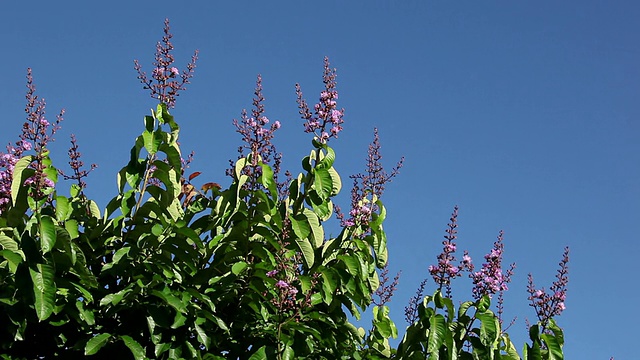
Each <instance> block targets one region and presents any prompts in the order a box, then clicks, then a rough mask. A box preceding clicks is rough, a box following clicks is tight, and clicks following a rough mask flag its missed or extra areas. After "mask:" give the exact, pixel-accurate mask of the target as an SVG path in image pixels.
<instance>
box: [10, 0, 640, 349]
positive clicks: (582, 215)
mask: <svg viewBox="0 0 640 360" xmlns="http://www.w3.org/2000/svg"><path fill="white" fill-rule="evenodd" d="M165 17H169V18H170V19H171V26H172V30H173V33H174V39H173V42H174V45H175V46H176V52H175V54H176V57H177V64H178V66H180V67H182V66H184V65H186V63H187V62H188V61H189V59H190V56H191V54H192V52H193V50H194V49H199V50H200V60H199V61H198V64H197V66H198V67H197V69H196V76H195V78H194V79H193V81H192V84H191V85H190V86H189V87H188V90H187V91H186V92H184V93H183V94H182V95H181V96H180V97H179V98H178V103H177V107H176V109H175V110H174V111H173V114H174V115H175V116H176V119H177V120H178V122H179V123H180V124H181V125H182V133H181V143H182V144H183V148H184V150H185V151H186V152H188V151H189V150H194V151H195V153H196V158H195V161H194V163H193V165H192V169H193V170H198V171H202V172H203V173H204V176H206V177H207V180H212V181H219V182H224V181H226V179H225V178H224V169H225V168H226V166H227V160H228V159H230V158H235V156H236V150H235V149H236V148H237V146H238V145H239V141H240V137H239V135H237V134H234V128H233V126H232V124H231V120H232V119H233V118H238V117H239V115H240V111H241V110H242V109H243V108H250V106H251V99H252V92H253V88H254V85H255V78H256V75H257V74H258V73H260V74H262V76H263V86H264V95H265V97H266V99H267V100H266V109H267V116H269V117H270V118H271V119H272V120H280V122H281V123H282V124H283V127H282V129H281V130H280V131H278V137H277V139H276V145H277V146H278V148H279V150H280V151H282V152H284V153H285V165H286V167H288V168H290V169H291V170H293V171H297V170H298V166H299V165H298V164H299V160H298V159H299V158H300V157H301V156H304V155H306V153H307V152H308V149H309V147H308V144H309V139H308V138H307V137H305V134H303V133H302V130H303V127H302V121H301V120H299V118H298V116H297V108H296V103H295V92H294V84H295V83H296V82H299V83H301V85H302V88H303V91H304V92H305V94H306V96H307V98H308V100H309V101H310V102H313V101H314V100H315V99H316V97H317V94H318V92H319V90H320V89H321V85H322V84H321V75H322V59H323V57H324V56H328V57H329V58H330V60H331V64H332V66H335V67H337V68H338V91H339V93H340V100H339V103H338V104H339V106H341V107H344V108H345V110H346V114H345V124H344V127H345V130H344V131H343V132H342V133H341V135H340V139H339V140H338V141H334V142H333V146H334V148H335V149H336V151H337V152H338V159H337V163H336V167H337V168H338V171H339V172H340V173H341V174H342V176H343V177H344V178H346V176H348V175H349V174H351V173H355V172H358V171H360V170H361V169H362V166H363V165H364V156H365V154H366V148H367V144H368V142H369V141H370V140H371V138H372V132H373V127H378V128H379V131H380V137H381V140H382V144H383V149H382V150H383V154H384V155H385V158H384V160H385V161H386V162H387V164H388V165H389V166H392V165H393V164H394V163H395V161H396V160H397V159H398V158H400V157H401V156H403V155H404V156H405V157H406V162H405V166H404V168H403V169H402V172H401V175H400V176H399V177H398V178H397V179H396V180H395V181H394V182H393V183H392V184H391V185H390V186H389V187H388V190H387V192H386V196H385V199H384V201H385V204H386V205H387V208H388V210H389V218H388V221H387V223H386V229H387V231H388V236H389V248H390V256H391V263H390V268H391V271H392V272H396V271H399V270H402V277H401V279H400V286H399V289H398V291H397V293H396V295H395V297H394V298H393V300H392V302H391V304H390V306H391V307H392V317H393V318H394V319H395V320H396V323H397V324H398V326H399V327H401V328H403V327H404V325H405V324H404V320H403V308H404V306H405V304H406V302H407V301H408V299H409V297H410V296H411V295H412V294H413V293H414V291H415V288H416V287H417V286H418V284H419V282H420V280H421V279H422V278H424V277H426V276H427V275H428V273H427V266H428V265H429V264H431V263H433V262H434V261H435V256H436V255H437V254H438V252H439V251H440V249H441V244H440V241H441V240H442V236H443V235H444V230H445V228H446V224H447V221H448V218H449V216H450V213H451V211H452V209H453V206H454V205H456V204H457V205H459V206H460V215H459V226H460V227H459V238H458V246H459V248H466V249H469V251H470V252H471V255H472V256H474V257H475V260H476V263H478V264H479V263H480V262H481V257H482V255H483V254H484V253H486V252H487V251H488V250H489V249H490V247H491V245H492V242H493V241H494V240H495V237H496V236H497V234H498V231H499V230H500V229H503V230H504V231H505V246H506V251H507V253H506V257H505V261H506V262H516V263H517V269H516V275H515V277H514V279H513V283H512V284H511V286H510V288H511V290H510V291H509V293H508V296H507V303H506V308H507V311H506V316H507V317H508V318H510V317H513V316H518V320H517V322H516V324H515V325H514V326H513V327H512V328H511V333H512V335H514V338H515V340H516V344H518V345H517V346H518V348H519V349H520V348H521V346H522V342H523V341H524V334H525V332H524V327H525V325H524V319H525V318H528V319H529V320H530V321H533V320H534V318H535V314H534V313H533V310H532V308H530V307H529V306H528V303H527V299H526V297H527V294H526V291H525V290H526V275H527V273H529V272H531V273H533V274H534V276H535V279H536V284H537V285H539V286H543V285H544V286H547V287H548V285H550V284H551V282H552V281H553V279H554V278H553V276H554V273H555V270H556V268H557V266H556V264H557V262H558V261H559V260H560V257H561V254H562V250H563V248H564V246H565V245H568V246H570V247H571V262H570V283H569V298H568V300H567V310H566V312H565V313H564V314H563V315H562V317H560V318H559V323H560V325H561V326H562V327H563V328H564V329H565V331H566V342H567V344H566V347H565V349H566V354H567V358H576V359H608V358H609V357H610V356H616V359H631V358H633V355H632V351H633V349H634V346H633V345H632V344H634V343H633V342H632V341H633V340H634V339H635V337H636V336H635V334H636V333H637V327H636V323H637V322H638V320H640V318H639V317H638V314H637V311H636V309H635V308H636V306H637V304H636V303H637V299H638V298H639V296H640V290H638V285H639V282H638V280H637V277H636V275H635V273H636V269H637V266H636V263H635V261H636V259H637V257H638V255H640V251H639V250H640V245H639V241H638V240H639V239H638V226H639V224H640V166H639V165H640V123H639V116H640V105H639V104H640V102H639V101H638V95H639V94H640V86H639V84H640V67H639V66H638V63H639V60H640V43H639V42H638V41H637V35H638V34H640V23H639V22H638V21H637V19H638V18H640V5H638V4H637V3H636V2H633V1H616V2H607V1H580V2H577V1H576V2H557V1H536V2H497V1H483V2H478V1H456V2H444V1H422V0H420V1H418V0H405V1H400V0H396V1H390V0H385V1H344V2H343V1H337V0H333V1H323V2H315V4H312V2H303V1H274V2H258V1H253V2H250V1H228V2H214V1H193V2H185V3H177V2H167V1H153V2H151V1H136V2H123V1H109V2H88V1H85V2H77V3H75V4H74V3H73V2H64V3H62V2H45V1H40V2H38V1H30V2H22V3H19V2H11V3H6V4H3V9H2V12H0V33H1V34H3V41H2V48H3V51H2V54H3V55H2V56H1V57H0V69H2V75H3V86H2V87H0V111H1V113H2V124H3V126H2V131H1V132H0V141H2V142H5V143H7V142H9V141H14V140H15V139H16V138H17V135H18V134H19V131H20V127H21V124H22V122H23V121H24V113H23V108H24V92H25V90H26V88H25V87H24V85H25V78H24V76H25V74H26V68H27V67H32V68H33V73H34V76H35V81H36V84H37V87H38V93H39V94H40V95H41V96H43V97H44V98H46V100H47V103H48V111H49V112H48V113H49V114H50V116H51V117H52V118H53V116H54V114H55V113H56V112H57V111H58V110H59V109H60V108H65V109H66V116H65V121H64V123H63V129H62V130H61V131H60V132H59V133H58V135H57V141H56V143H55V144H54V146H53V151H54V152H57V154H58V155H57V156H58V158H57V159H58V160H57V163H58V164H59V166H61V167H62V165H63V164H64V163H65V157H64V155H65V154H66V149H67V147H68V136H69V135H70V134H71V133H75V134H76V135H77V137H78V142H79V145H80V150H81V151H82V152H83V154H84V161H85V162H87V163H90V162H95V163H97V164H98V165H99V168H98V169H97V170H96V171H95V172H94V173H92V176H91V177H90V178H89V179H88V182H89V189H88V194H89V196H91V197H93V198H95V199H96V200H98V202H99V203H100V204H101V206H104V205H106V201H107V200H108V198H110V196H111V195H113V194H115V191H116V186H115V174H116V172H117V170H119V169H120V167H121V166H123V165H124V164H125V163H126V161H127V157H128V150H129V148H130V146H131V145H132V143H133V140H134V138H135V136H137V134H139V133H140V132H141V131H142V118H143V116H144V115H145V114H147V113H148V112H149V108H151V107H153V106H154V102H153V100H152V99H151V98H150V97H149V96H148V95H147V93H146V92H145V91H144V90H142V87H141V85H140V84H139V83H138V81H137V79H136V73H135V71H134V70H133V59H138V60H140V61H141V63H142V64H143V66H145V69H146V70H147V71H150V70H151V62H152V60H153V52H154V49H155V43H156V41H157V40H159V39H160V37H161V35H162V25H163V24H162V23H163V20H164V18H165ZM345 193H347V191H345ZM342 199H343V204H344V206H347V204H348V203H347V201H348V199H347V198H346V197H342ZM459 285H460V286H458V287H454V296H455V297H456V299H457V300H460V301H461V300H465V299H467V298H469V297H470V288H469V287H468V283H467V282H465V281H461V282H460V284H459ZM429 286H430V287H429V288H428V291H429V292H431V291H433V289H434V288H433V281H430V282H429ZM363 326H365V327H368V325H366V324H363ZM633 353H635V351H634V352H633Z"/></svg>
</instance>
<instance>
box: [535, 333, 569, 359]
mask: <svg viewBox="0 0 640 360" xmlns="http://www.w3.org/2000/svg"><path fill="white" fill-rule="evenodd" d="M540 337H541V338H542V341H543V342H544V343H545V345H547V349H548V350H549V360H563V359H564V355H563V354H562V345H561V344H560V339H558V338H557V337H556V335H555V334H542V335H540Z"/></svg>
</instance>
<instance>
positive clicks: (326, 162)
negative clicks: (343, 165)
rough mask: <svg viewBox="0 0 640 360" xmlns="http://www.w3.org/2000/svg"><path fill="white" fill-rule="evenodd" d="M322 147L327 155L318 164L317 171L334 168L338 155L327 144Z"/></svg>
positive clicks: (321, 145)
mask: <svg viewBox="0 0 640 360" xmlns="http://www.w3.org/2000/svg"><path fill="white" fill-rule="evenodd" d="M320 147H321V148H322V149H324V150H325V151H326V152H327V153H326V154H324V156H323V157H322V160H320V162H318V163H317V164H316V169H328V168H330V167H332V166H333V162H334V161H335V160H336V153H335V152H334V151H333V149H332V148H330V147H329V146H327V144H320Z"/></svg>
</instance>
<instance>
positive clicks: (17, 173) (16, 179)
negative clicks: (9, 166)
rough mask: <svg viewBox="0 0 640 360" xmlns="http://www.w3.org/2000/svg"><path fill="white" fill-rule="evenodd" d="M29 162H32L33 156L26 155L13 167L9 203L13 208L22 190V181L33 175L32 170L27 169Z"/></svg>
mask: <svg viewBox="0 0 640 360" xmlns="http://www.w3.org/2000/svg"><path fill="white" fill-rule="evenodd" d="M31 162H33V156H31V155H28V156H25V157H23V158H21V159H20V160H18V162H17V163H16V165H15V166H14V167H13V180H12V181H11V201H12V202H13V205H14V206H16V204H17V198H18V193H19V192H20V189H21V188H22V184H24V181H25V180H27V179H28V178H29V177H30V176H32V175H33V174H34V171H33V169H27V167H28V166H29V165H31ZM29 170H30V171H29ZM24 191H26V190H24Z"/></svg>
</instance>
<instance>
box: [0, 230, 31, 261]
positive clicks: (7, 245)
mask: <svg viewBox="0 0 640 360" xmlns="http://www.w3.org/2000/svg"><path fill="white" fill-rule="evenodd" d="M0 245H1V246H2V248H3V249H5V250H11V251H13V252H18V251H20V247H19V246H18V243H17V242H16V241H15V240H13V239H12V238H10V237H8V236H6V235H3V234H0ZM25 260H26V259H25Z"/></svg>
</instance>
